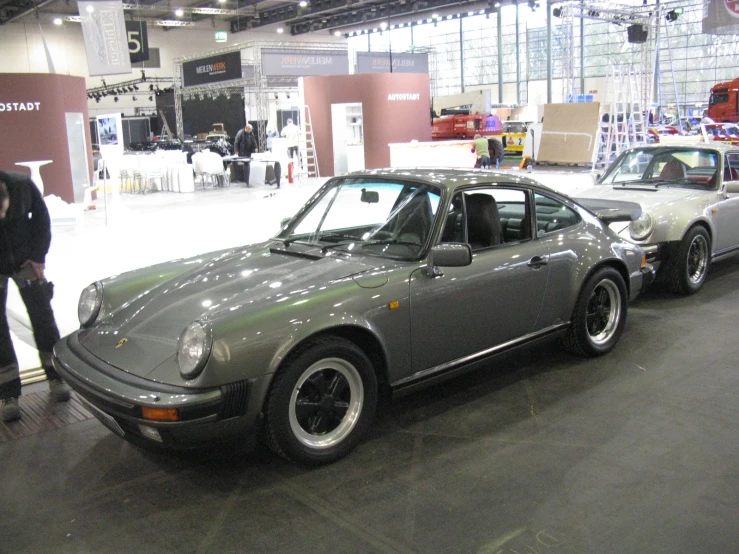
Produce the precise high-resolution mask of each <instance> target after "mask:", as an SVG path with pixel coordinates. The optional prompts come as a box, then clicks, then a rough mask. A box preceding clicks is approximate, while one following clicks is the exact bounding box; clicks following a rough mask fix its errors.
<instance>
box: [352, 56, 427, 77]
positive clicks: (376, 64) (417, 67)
mask: <svg viewBox="0 0 739 554" xmlns="http://www.w3.org/2000/svg"><path fill="white" fill-rule="evenodd" d="M391 60H392V67H393V71H392V72H393V73H428V72H429V56H428V54H426V53H425V52H419V53H407V52H398V53H397V54H391V53H389V52H357V73H390V65H391Z"/></svg>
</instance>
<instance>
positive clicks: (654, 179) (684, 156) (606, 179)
mask: <svg viewBox="0 0 739 554" xmlns="http://www.w3.org/2000/svg"><path fill="white" fill-rule="evenodd" d="M720 159H721V157H720V156H719V153H718V152H715V151H712V150H705V149H699V148H692V147H664V148H644V149H641V148H637V149H633V150H629V151H627V152H625V153H624V154H622V155H621V156H620V157H619V158H618V159H617V160H616V161H615V162H614V163H613V165H611V167H610V168H608V171H607V172H606V174H605V175H604V176H603V177H602V178H601V179H600V181H599V182H598V184H600V185H613V186H624V187H627V186H630V185H639V186H642V185H650V186H654V187H682V188H695V189H715V188H716V187H717V186H718V174H719V172H718V168H719V167H720Z"/></svg>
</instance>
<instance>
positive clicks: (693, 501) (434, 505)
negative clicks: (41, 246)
mask: <svg viewBox="0 0 739 554" xmlns="http://www.w3.org/2000/svg"><path fill="white" fill-rule="evenodd" d="M565 179H566V180H567V182H571V176H567V177H565ZM318 185H319V183H317V182H307V183H302V184H295V185H286V186H285V187H284V188H283V189H281V190H279V191H276V190H275V189H274V188H273V187H257V188H256V189H244V188H242V187H243V185H242V186H241V187H239V186H236V187H232V188H231V189H226V190H208V191H198V192H196V193H194V194H190V195H175V194H165V193H157V194H152V195H147V196H125V197H123V198H121V206H120V208H118V212H117V213H115V212H114V215H112V216H111V218H110V224H109V225H108V226H105V223H104V219H102V217H101V216H102V212H101V211H98V212H97V213H89V212H88V213H86V214H84V215H83V219H82V220H81V221H80V223H78V225H77V226H76V227H72V226H70V227H67V228H61V227H57V228H54V239H53V246H52V251H51V253H50V255H49V260H48V267H49V275H50V277H51V278H52V279H53V280H54V281H55V282H56V284H57V285H56V290H57V297H56V298H55V304H54V307H55V309H56V312H57V316H58V318H59V321H60V327H62V332H69V331H71V330H72V329H74V328H75V327H76V326H77V325H76V302H77V296H78V294H79V289H81V288H82V287H83V286H85V285H87V284H88V283H89V282H90V281H93V280H95V279H98V278H101V277H105V276H107V275H109V274H112V273H117V272H119V271H123V270H125V269H130V268H133V267H138V266H142V265H145V264H148V263H153V262H156V261H159V260H164V259H168V258H173V257H178V256H184V255H188V254H193V253H197V252H202V251H204V250H213V249H217V248H220V247H223V246H228V245H237V244H243V243H248V242H253V241H257V240H259V239H263V238H265V237H268V236H270V235H271V234H273V233H274V232H275V231H276V230H277V228H278V226H279V221H280V220H281V219H282V218H283V217H286V216H288V215H291V214H293V213H294V212H295V211H296V210H297V208H298V207H299V206H300V205H301V204H302V202H303V201H304V200H305V199H306V198H308V197H309V196H310V195H311V194H312V193H313V192H314V191H315V190H316V188H317V186H318ZM270 194H274V196H270ZM738 319H739V257H737V258H732V259H730V260H727V261H724V262H720V263H716V264H714V265H713V267H712V268H711V271H710V273H709V276H708V279H707V281H706V283H705V285H704V287H703V289H702V290H701V291H700V293H698V294H697V295H694V296H690V297H677V296H674V295H672V294H668V293H665V292H660V291H658V290H652V291H649V292H648V293H646V294H645V295H643V296H641V297H640V298H638V299H637V300H636V301H635V302H634V303H633V304H632V305H631V306H630V308H629V314H628V319H627V322H626V328H625V332H624V335H623V337H622V339H621V341H620V343H619V344H618V346H617V347H616V349H615V350H614V351H613V352H611V353H610V354H609V355H607V356H604V357H602V358H597V359H584V358H579V357H575V356H572V355H570V354H567V353H565V352H563V351H562V350H561V349H560V348H559V346H558V344H557V343H556V342H550V343H544V344H543V345H540V346H537V347H536V348H534V349H528V350H524V351H521V352H518V353H513V354H509V355H507V356H506V357H505V358H503V359H499V360H497V361H496V362H495V363H494V364H491V365H490V366H489V367H486V368H484V369H482V370H479V371H476V372H473V373H469V374H467V375H464V376H462V377H459V378H457V379H455V380H452V381H449V382H447V383H444V384H441V385H438V386H435V387H432V388H429V389H426V390H423V391H421V392H418V393H415V394H412V395H410V396H406V397H403V398H400V399H396V400H395V401H393V402H392V403H391V404H390V405H386V406H383V407H382V408H381V409H380V411H379V413H378V416H377V418H376V420H375V422H374V424H373V426H372V428H371V429H370V432H369V434H368V436H367V437H366V439H365V440H364V441H363V442H362V443H361V444H360V445H359V446H358V448H357V449H356V450H355V451H354V452H352V453H351V454H350V455H349V456H348V457H346V458H345V459H343V460H340V461H339V462H337V463H335V464H332V465H330V466H326V467H322V468H318V469H305V468H301V467H297V466H293V465H291V464H289V463H286V462H284V461H282V460H281V459H279V458H277V457H275V456H273V455H272V454H270V453H269V452H268V451H266V449H264V448H260V449H258V450H257V451H255V452H248V451H245V450H242V449H240V448H238V447H237V446H231V447H228V448H225V447H224V448H218V449H215V448H214V449H210V450H209V451H207V452H193V453H179V454H177V453H169V452H158V451H150V450H146V449H142V448H139V447H136V446H133V445H132V444H129V443H127V442H125V441H123V440H122V439H120V438H119V437H117V436H116V435H114V434H112V433H111V432H110V431H108V430H107V429H106V428H105V427H103V426H102V424H100V423H99V422H98V421H97V420H95V419H90V418H89V417H85V416H84V414H83V413H81V412H79V407H78V404H75V403H74V400H73V402H72V403H70V404H50V403H48V402H44V401H43V399H45V398H46V394H47V393H46V384H45V383H38V384H33V385H30V386H28V387H25V388H24V397H26V396H28V398H29V404H28V405H29V406H31V403H30V399H31V398H34V399H35V400H34V402H33V404H32V407H33V409H34V410H35V412H36V415H37V416H38V417H41V418H46V419H48V420H49V421H52V420H56V421H63V422H65V423H64V424H60V425H55V426H53V427H52V428H49V429H47V430H45V431H43V432H35V433H25V435H23V433H22V432H21V431H22V426H23V423H17V424H8V425H7V426H6V427H10V425H15V426H16V427H14V429H15V430H17V431H18V437H17V438H10V439H8V438H6V439H5V440H2V436H3V435H2V432H0V468H2V479H0V552H13V553H16V552H23V553H34V554H35V553H59V552H69V553H78V552H79V553H96V554H98V553H108V552H111V553H118V552H178V553H210V552H217V553H226V552H234V553H241V552H296V553H309V552H316V553H318V552H341V553H360V552H392V553H398V552H418V553H427V552H443V553H446V552H479V553H490V554H496V553H500V554H509V553H510V554H516V553H529V554H562V553H566V554H574V553H585V552H593V553H599V554H608V553H614V554H623V553H641V552H649V553H650V554H656V553H663V552H664V553H670V554H672V553H676V552H679V553H695V552H722V553H724V552H739V525H737V498H739V461H738V460H739V426H737V420H738V419H739V401H738V400H739V372H737V371H736V360H737V358H739V344H738V343H737V340H736V331H735V329H736V321H737V320H738ZM14 327H15V328H16V329H18V328H20V330H19V333H20V335H22V334H23V329H22V322H20V321H18V320H15V321H14ZM17 334H18V333H17ZM18 340H19V341H21V342H23V341H24V340H25V339H24V338H23V337H20V338H19V339H18ZM39 399H41V400H39ZM0 427H1V426H0ZM0 431H2V429H0ZM21 435H23V436H21Z"/></svg>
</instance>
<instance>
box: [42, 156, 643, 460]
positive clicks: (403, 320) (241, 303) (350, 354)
mask: <svg viewBox="0 0 739 554" xmlns="http://www.w3.org/2000/svg"><path fill="white" fill-rule="evenodd" d="M593 210H595V211H597V212H599V213H602V215H601V216H600V217H598V216H596V215H594V213H593V212H591V211H588V210H587V209H585V208H583V207H582V206H580V205H579V204H577V203H575V202H573V201H572V200H571V199H569V198H568V197H566V196H563V195H560V194H558V193H556V192H554V191H552V190H550V189H547V188H545V187H542V186H540V185H538V184H536V183H535V182H534V181H531V180H529V179H525V178H520V177H513V176H510V175H505V174H501V173H495V172H490V171H480V170H459V169H453V170H450V169H438V170H433V169H417V170H408V169H403V170H400V169H397V170H374V171H364V172H358V173H353V174H349V175H346V176H343V177H335V178H332V179H330V180H329V181H328V182H327V183H326V184H325V185H324V186H323V187H322V188H321V189H320V190H319V191H318V192H316V194H315V195H314V196H313V197H312V198H311V199H310V200H309V201H308V202H307V204H306V205H305V206H304V207H303V208H302V209H301V210H300V211H299V212H298V213H297V215H295V216H294V217H293V218H291V219H288V220H285V221H284V222H283V229H282V231H281V232H280V233H279V234H278V235H277V236H276V237H275V238H273V239H271V240H268V241H266V242H264V243H261V244H255V245H252V246H244V247H240V248H234V249H230V250H225V251H220V252H213V253H210V254H203V255H202V256H197V257H194V258H190V259H181V260H175V261H172V262H169V263H163V264H159V265H155V266H152V267H148V268H144V269H139V270H136V271H132V272H130V273H126V274H123V275H117V276H113V277H110V278H108V279H105V280H103V281H99V282H95V283H93V284H91V285H90V286H89V287H87V288H86V289H85V290H84V291H83V292H82V295H81V297H80V302H79V314H78V315H79V320H80V324H81V328H80V329H79V330H78V331H76V332H74V333H72V334H71V335H69V336H67V337H64V338H63V339H62V340H60V341H59V342H58V343H57V345H56V347H55V349H54V358H53V360H54V366H55V367H56V368H57V371H59V373H60V374H61V375H63V376H64V378H65V379H66V381H67V382H68V383H69V384H70V385H71V386H72V388H73V389H75V390H76V391H77V393H78V394H79V395H80V396H81V397H82V398H83V399H85V400H86V401H87V402H88V403H89V404H90V405H91V409H92V410H93V411H94V413H95V414H96V416H97V417H98V418H99V419H100V420H101V421H102V422H103V423H104V424H105V425H106V426H108V427H109V428H110V429H111V430H113V431H115V432H116V433H118V434H119V435H121V436H124V437H128V438H130V439H131V440H133V441H134V442H141V441H144V442H146V441H150V442H151V443H152V444H161V445H164V446H168V447H189V446H194V445H203V444H208V443H212V442H214V441H216V440H218V439H224V438H232V437H238V438H239V439H240V440H243V441H246V440H247V439H249V438H254V437H255V436H256V435H257V434H258V433H259V432H261V434H262V436H263V438H264V440H265V442H266V443H267V444H268V445H269V446H270V447H271V448H272V449H273V450H274V452H276V453H277V454H279V455H281V456H283V457H285V458H287V459H289V460H293V461H296V462H299V463H303V464H320V463H326V462H331V461H333V460H336V459H338V458H339V457H341V456H344V455H345V454H347V453H348V452H349V451H350V450H351V449H352V448H353V447H354V446H355V445H356V444H357V443H358V441H359V440H360V438H361V437H362V435H363V434H364V433H365V431H366V430H367V428H368V427H369V425H370V423H371V421H372V419H373V416H374V413H375V408H376V405H377V402H378V397H379V395H380V394H386V393H399V392H404V391H412V390H414V389H417V388H419V387H421V386H425V385H429V384H433V383H437V382H440V381H441V380H443V379H446V378H448V377H450V376H452V375H454V374H456V373H458V372H461V371H464V370H468V369H471V368H475V367H480V366H481V365H484V364H489V363H490V360H491V358H493V357H495V356H496V355H498V354H501V353H504V352H507V351H509V350H511V349H513V348H516V347H519V346H522V345H526V344H530V343H534V342H535V341H538V340H542V339H546V338H550V337H561V338H562V340H563V343H564V345H565V347H567V348H568V349H569V350H571V351H573V352H575V353H578V354H581V355H586V356H597V355H601V354H605V353H606V352H609V351H610V350H611V349H612V348H613V347H614V346H615V345H616V343H617V342H618V340H619V337H620V336H621V333H622V330H623V328H624V323H625V318H626V312H627V307H628V302H629V300H630V299H633V298H634V297H635V296H636V295H637V294H638V293H639V292H640V291H641V290H642V288H643V287H644V286H646V284H647V282H648V281H649V279H650V278H651V267H650V266H649V264H647V263H646V262H645V261H644V253H643V251H642V249H641V248H640V247H638V246H636V245H634V244H633V243H632V242H630V241H626V240H623V239H622V238H620V237H618V236H617V235H616V234H615V233H613V232H612V231H611V230H610V229H609V228H608V222H613V221H619V220H626V221H629V220H631V219H633V218H634V217H636V216H638V215H639V207H638V206H637V205H635V204H633V203H603V202H595V203H593ZM601 218H602V219H601Z"/></svg>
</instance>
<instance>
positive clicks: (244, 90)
mask: <svg viewBox="0 0 739 554" xmlns="http://www.w3.org/2000/svg"><path fill="white" fill-rule="evenodd" d="M276 48H279V49H281V50H295V51H296V52H300V51H305V50H311V51H321V50H323V51H328V50H331V51H334V52H335V51H337V50H339V51H342V50H343V51H347V56H348V55H349V54H348V46H347V45H345V44H338V43H320V42H261V41H260V42H256V41H254V42H245V43H240V44H234V45H232V46H228V47H224V48H220V49H218V50H211V51H208V52H203V53H201V54H198V55H196V56H185V57H182V58H177V59H175V60H174V93H175V113H176V118H177V136H178V137H180V138H181V137H183V136H184V122H183V116H182V100H183V98H193V97H198V96H199V97H204V96H206V95H210V96H212V95H214V94H216V95H217V94H226V95H230V94H240V95H241V97H242V98H244V103H245V106H246V107H247V108H248V109H249V113H250V115H251V116H252V117H251V118H247V119H252V120H256V121H257V125H258V128H257V133H256V135H257V137H258V140H259V150H260V151H264V150H265V149H266V128H265V127H266V123H267V121H268V119H269V116H270V112H269V99H270V98H271V97H272V96H273V95H275V94H279V93H286V94H294V95H295V98H296V102H295V105H297V106H302V105H303V104H304V103H305V102H304V100H303V99H302V98H299V97H298V94H299V90H298V79H299V77H298V76H271V75H264V74H263V73H262V52H263V50H264V49H276ZM231 52H241V67H242V76H243V78H241V79H234V80H230V81H223V82H220V83H211V84H207V85H196V86H190V87H186V86H184V81H183V73H182V66H183V64H184V63H185V62H188V61H194V60H199V59H203V58H209V57H212V56H218V55H221V54H228V53H231Z"/></svg>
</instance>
